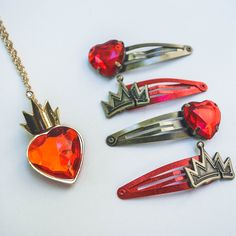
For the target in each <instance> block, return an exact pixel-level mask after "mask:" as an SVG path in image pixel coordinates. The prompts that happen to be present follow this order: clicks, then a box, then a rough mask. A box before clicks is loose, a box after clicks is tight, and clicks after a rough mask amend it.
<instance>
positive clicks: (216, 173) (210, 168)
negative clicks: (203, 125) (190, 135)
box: [184, 141, 235, 188]
mask: <svg viewBox="0 0 236 236" xmlns="http://www.w3.org/2000/svg"><path fill="white" fill-rule="evenodd" d="M197 147H198V148H199V150H200V157H201V161H198V160H196V159H194V158H193V159H192V165H193V167H192V168H189V167H185V168H184V169H185V172H186V174H187V176H188V178H189V180H190V183H191V186H192V187H194V188H197V187H199V186H201V185H203V184H207V183H210V182H212V181H214V180H217V179H234V177H235V174H234V171H233V166H232V163H231V160H230V158H229V157H228V158H226V160H225V161H224V162H223V160H222V158H221V156H220V154H219V153H218V152H217V153H215V155H214V157H213V158H211V157H210V155H209V154H208V153H207V152H206V150H205V149H204V143H203V142H201V141H200V142H198V143H197Z"/></svg>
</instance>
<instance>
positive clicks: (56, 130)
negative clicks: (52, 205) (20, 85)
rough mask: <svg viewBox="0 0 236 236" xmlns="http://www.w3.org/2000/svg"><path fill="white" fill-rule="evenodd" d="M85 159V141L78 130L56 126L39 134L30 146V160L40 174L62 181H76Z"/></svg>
mask: <svg viewBox="0 0 236 236" xmlns="http://www.w3.org/2000/svg"><path fill="white" fill-rule="evenodd" d="M82 159H83V141H82V138H81V136H80V135H79V133H78V132H77V131H75V130H74V129H72V128H69V127H65V126H56V127H53V128H52V129H50V130H49V131H48V132H46V133H43V134H39V135H37V136H35V138H34V139H33V140H32V141H31V143H30V144H29V147H28V161H29V163H30V165H31V166H32V167H33V168H34V169H35V170H36V171H37V172H39V173H40V174H42V175H44V176H46V177H48V178H50V179H53V180H57V181H60V182H64V183H73V182H75V180H76V178H77V176H78V173H79V170H80V167H81V163H82Z"/></svg>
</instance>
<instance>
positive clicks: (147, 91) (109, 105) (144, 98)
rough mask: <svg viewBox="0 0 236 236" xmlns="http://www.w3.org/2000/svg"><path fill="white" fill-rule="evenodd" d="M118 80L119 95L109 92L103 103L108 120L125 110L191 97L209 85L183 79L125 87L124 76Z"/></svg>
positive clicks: (134, 84)
mask: <svg viewBox="0 0 236 236" xmlns="http://www.w3.org/2000/svg"><path fill="white" fill-rule="evenodd" d="M117 80H118V83H119V85H118V86H119V87H118V93H117V94H115V93H112V92H109V100H108V102H104V101H102V107H103V110H104V113H105V115H106V117H107V118H111V117H112V116H114V115H116V114H118V113H120V112H123V111H125V110H129V109H134V108H138V107H141V106H145V105H149V104H154V103H160V102H164V101H168V100H173V99H177V98H181V97H185V96H190V95H194V94H198V93H202V92H205V91H206V90H207V85H206V84H205V83H203V82H198V81H190V80H182V79H172V78H160V79H151V80H146V81H140V82H136V83H133V84H128V85H125V84H124V83H123V76H122V75H120V74H119V75H117Z"/></svg>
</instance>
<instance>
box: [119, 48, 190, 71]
mask: <svg viewBox="0 0 236 236" xmlns="http://www.w3.org/2000/svg"><path fill="white" fill-rule="evenodd" d="M145 49H146V50H145ZM192 51H193V49H192V47H191V46H189V45H180V44H169V43H143V44H136V45H132V46H128V47H126V48H125V61H124V63H123V64H122V66H120V65H119V64H116V65H117V67H118V68H119V73H121V72H124V71H128V70H133V69H136V68H139V67H142V66H147V65H152V64H156V63H160V62H164V61H168V60H173V59H176V58H180V57H184V56H188V55H190V54H191V53H192Z"/></svg>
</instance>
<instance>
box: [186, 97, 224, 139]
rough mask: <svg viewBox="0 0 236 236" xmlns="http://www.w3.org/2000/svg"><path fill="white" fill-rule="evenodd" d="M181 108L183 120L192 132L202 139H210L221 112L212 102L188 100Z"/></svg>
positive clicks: (216, 128)
mask: <svg viewBox="0 0 236 236" xmlns="http://www.w3.org/2000/svg"><path fill="white" fill-rule="evenodd" d="M182 110H183V116H184V119H185V122H186V124H187V126H188V127H189V128H190V129H191V130H192V132H193V134H196V135H199V136H200V137H202V138H204V139H211V138H212V137H213V136H214V135H215V133H216V132H217V130H218V127H219V125H220V120H221V113H220V110H219V108H218V106H217V105H216V104H215V103H214V102H212V101H209V100H205V101H203V102H190V103H187V104H185V105H184V106H183V108H182Z"/></svg>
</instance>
